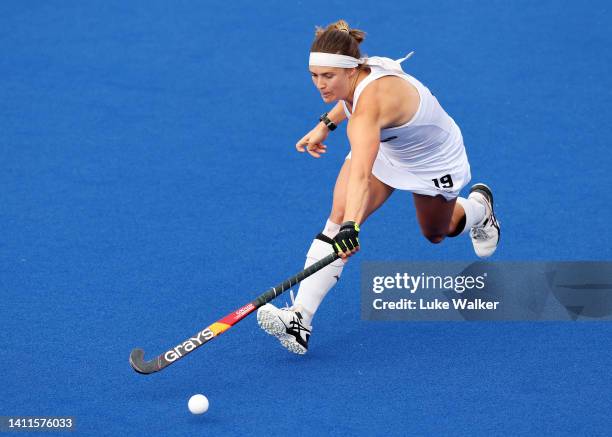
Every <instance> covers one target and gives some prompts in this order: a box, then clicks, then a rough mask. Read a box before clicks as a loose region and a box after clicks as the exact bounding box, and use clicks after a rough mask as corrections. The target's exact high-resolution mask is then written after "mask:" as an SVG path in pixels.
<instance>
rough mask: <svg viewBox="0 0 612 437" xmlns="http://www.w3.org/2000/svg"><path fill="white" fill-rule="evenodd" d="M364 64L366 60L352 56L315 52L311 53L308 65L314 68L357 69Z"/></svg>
mask: <svg viewBox="0 0 612 437" xmlns="http://www.w3.org/2000/svg"><path fill="white" fill-rule="evenodd" d="M364 62H365V59H364V58H361V59H357V58H353V57H352V56H346V55H337V54H334V53H321V52H313V53H310V59H309V60H308V65H309V66H314V67H339V68H355V67H357V66H358V65H359V64H363V63H364Z"/></svg>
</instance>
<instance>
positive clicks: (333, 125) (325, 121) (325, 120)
mask: <svg viewBox="0 0 612 437" xmlns="http://www.w3.org/2000/svg"><path fill="white" fill-rule="evenodd" d="M327 114H328V112H326V113H325V114H323V115H322V116H320V117H319V121H322V122H323V124H324V125H325V126H327V129H329V130H334V129H336V128H337V127H338V126H336V123H334V122H333V121H331V120H330V119H329V117H328V116H327Z"/></svg>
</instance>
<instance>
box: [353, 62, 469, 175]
mask: <svg viewBox="0 0 612 437" xmlns="http://www.w3.org/2000/svg"><path fill="white" fill-rule="evenodd" d="M400 62H401V61H400ZM368 66H369V67H370V68H371V72H370V74H369V75H368V76H367V77H366V78H365V79H363V80H362V81H361V83H359V85H358V86H357V88H356V89H355V94H354V95H353V111H354V110H355V108H356V107H357V105H358V103H359V96H360V95H361V93H362V92H363V90H364V89H365V88H366V87H367V86H368V85H369V84H370V83H372V82H373V81H375V80H377V79H380V78H381V77H384V76H397V77H401V78H402V79H404V80H406V81H408V82H409V83H411V84H412V85H413V86H414V87H415V88H416V89H417V91H418V93H419V97H420V99H419V100H420V101H419V107H418V109H417V111H416V113H415V114H414V116H413V117H412V119H411V120H410V121H409V122H408V123H406V124H403V125H401V126H398V127H391V128H386V129H382V130H381V131H380V152H382V154H383V155H384V156H385V157H386V159H388V161H389V164H390V165H392V166H393V167H396V168H404V169H407V170H409V171H411V172H415V173H421V172H422V173H427V174H430V173H433V174H435V173H438V172H445V171H452V169H455V168H457V167H458V166H465V165H466V163H464V162H463V161H466V162H467V158H466V156H465V149H464V146H463V138H462V136H461V130H460V129H459V127H458V126H457V124H456V123H455V121H454V120H453V119H452V118H451V117H450V116H449V115H448V114H447V113H446V112H445V111H444V109H442V106H440V103H438V99H436V97H435V96H434V95H433V94H432V93H431V92H430V91H429V89H427V87H425V86H424V85H423V84H422V83H421V82H419V81H418V80H417V79H415V78H414V77H412V76H410V75H409V74H406V73H405V72H404V71H403V70H402V68H401V66H400V64H399V62H398V61H394V60H392V59H389V58H381V57H372V58H369V59H368ZM342 104H343V106H344V112H345V113H346V116H347V117H349V118H350V116H351V113H350V112H349V110H348V108H347V105H346V103H345V102H344V101H342Z"/></svg>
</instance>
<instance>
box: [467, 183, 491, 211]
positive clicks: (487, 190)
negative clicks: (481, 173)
mask: <svg viewBox="0 0 612 437" xmlns="http://www.w3.org/2000/svg"><path fill="white" fill-rule="evenodd" d="M474 191H480V192H481V193H484V194H485V195H486V196H487V197H488V198H489V201H490V202H491V209H493V193H492V192H491V189H490V188H489V187H488V186H487V185H485V184H482V183H479V184H474V185H472V188H470V194H471V193H473V192H474Z"/></svg>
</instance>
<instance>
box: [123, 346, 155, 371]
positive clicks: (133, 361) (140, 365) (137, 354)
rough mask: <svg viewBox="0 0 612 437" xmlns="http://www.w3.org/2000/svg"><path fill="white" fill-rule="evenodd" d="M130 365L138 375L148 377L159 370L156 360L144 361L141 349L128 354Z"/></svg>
mask: <svg viewBox="0 0 612 437" xmlns="http://www.w3.org/2000/svg"><path fill="white" fill-rule="evenodd" d="M130 365H131V366H132V368H133V369H134V370H135V371H137V372H138V373H142V374H143V375H148V374H150V373H154V372H157V371H159V370H161V366H160V365H159V363H158V360H151V361H145V359H144V351H143V350H142V349H133V350H132V352H131V353H130Z"/></svg>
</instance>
